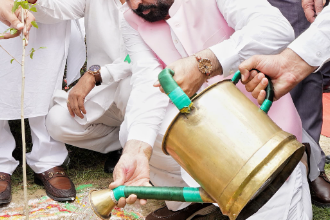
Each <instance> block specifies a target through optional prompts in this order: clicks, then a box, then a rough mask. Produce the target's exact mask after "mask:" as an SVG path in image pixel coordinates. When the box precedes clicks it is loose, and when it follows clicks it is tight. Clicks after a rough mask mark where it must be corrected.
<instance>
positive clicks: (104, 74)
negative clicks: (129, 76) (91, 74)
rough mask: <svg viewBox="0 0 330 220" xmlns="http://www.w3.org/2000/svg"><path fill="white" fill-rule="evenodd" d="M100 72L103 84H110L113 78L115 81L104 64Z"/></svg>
mask: <svg viewBox="0 0 330 220" xmlns="http://www.w3.org/2000/svg"><path fill="white" fill-rule="evenodd" d="M100 73H101V77H102V84H108V83H109V82H110V81H111V80H112V81H113V79H112V76H111V74H110V72H109V70H108V69H107V68H106V67H104V66H102V67H101V70H100Z"/></svg>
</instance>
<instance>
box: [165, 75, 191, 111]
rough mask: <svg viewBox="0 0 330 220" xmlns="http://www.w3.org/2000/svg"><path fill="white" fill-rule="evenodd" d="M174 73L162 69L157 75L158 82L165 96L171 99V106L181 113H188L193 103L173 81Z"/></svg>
mask: <svg viewBox="0 0 330 220" xmlns="http://www.w3.org/2000/svg"><path fill="white" fill-rule="evenodd" d="M173 76H174V71H173V70H171V69H163V71H161V72H160V73H159V75H158V80H159V82H160V84H161V86H162V87H163V89H164V91H165V93H166V95H168V97H169V98H170V99H171V101H172V102H173V104H174V105H175V106H176V107H177V108H178V109H179V110H180V112H182V113H189V112H190V110H191V107H192V105H193V103H192V102H191V100H190V98H189V97H188V96H187V95H186V93H184V91H183V90H182V89H181V88H180V87H179V85H178V84H177V83H176V82H175V80H174V79H173Z"/></svg>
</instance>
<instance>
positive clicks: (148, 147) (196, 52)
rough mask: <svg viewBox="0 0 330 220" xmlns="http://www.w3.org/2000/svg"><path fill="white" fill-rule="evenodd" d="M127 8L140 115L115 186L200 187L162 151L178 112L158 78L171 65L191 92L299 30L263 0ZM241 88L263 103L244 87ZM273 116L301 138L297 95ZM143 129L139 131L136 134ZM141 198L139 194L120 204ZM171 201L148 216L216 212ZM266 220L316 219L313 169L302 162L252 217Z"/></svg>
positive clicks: (132, 0)
mask: <svg viewBox="0 0 330 220" xmlns="http://www.w3.org/2000/svg"><path fill="white" fill-rule="evenodd" d="M127 6H129V8H128V7H127V8H126V10H125V13H124V17H125V19H126V21H125V20H123V21H122V24H121V27H122V33H123V37H124V41H125V44H126V47H127V51H128V53H129V55H130V57H131V60H132V73H133V76H132V85H133V88H132V92H131V96H130V99H129V103H128V106H127V111H126V114H128V113H129V112H135V113H136V115H137V116H138V117H136V118H135V120H132V118H127V120H125V121H124V124H123V125H122V127H121V133H120V139H121V142H122V144H125V148H124V152H123V155H122V157H121V158H120V160H119V162H118V164H117V166H116V168H115V171H114V179H115V182H113V183H112V184H110V188H114V187H117V186H119V185H123V184H125V185H148V184H149V183H148V182H149V180H151V182H152V183H153V184H154V185H155V186H188V185H190V186H196V185H195V184H196V183H195V182H194V181H191V178H189V176H188V175H187V174H186V173H185V172H184V171H183V170H181V169H180V166H179V165H178V164H177V163H176V162H175V161H174V160H173V159H172V158H171V157H169V156H165V155H163V153H162V151H161V142H162V139H163V135H164V133H165V130H166V128H167V127H168V125H169V123H170V122H171V120H172V119H173V117H174V116H175V115H176V114H177V113H178V110H177V109H176V108H175V106H174V105H173V104H171V103H169V100H168V98H167V97H166V96H165V95H164V94H161V93H159V92H156V91H155V90H154V89H153V88H151V81H152V80H154V81H156V80H157V75H158V73H160V72H161V70H162V69H163V68H165V67H167V68H170V69H172V70H174V72H175V76H174V79H175V80H176V81H177V82H178V84H179V86H180V87H181V88H183V90H184V91H185V92H186V93H187V95H188V96H192V95H193V94H194V93H195V92H196V91H197V90H200V89H202V88H205V87H206V86H208V85H209V84H210V83H211V82H215V81H218V80H219V79H221V77H217V78H216V77H215V76H218V75H223V76H224V77H226V76H228V75H230V74H232V73H234V72H235V71H236V70H237V69H238V65H239V63H240V62H242V61H244V60H245V59H247V58H249V57H250V56H252V55H253V54H257V53H263V54H265V53H266V54H272V53H277V52H279V51H281V50H282V49H283V48H284V47H285V46H286V45H287V44H288V43H289V42H290V41H291V40H293V38H294V33H293V30H292V27H291V26H290V24H289V23H288V21H287V20H286V19H285V18H284V17H283V16H282V15H281V13H280V12H279V11H278V10H277V9H276V8H274V7H272V6H271V5H270V4H269V3H268V2H267V1H263V0H251V1H245V0H203V1H200V0H185V1H184V0H128V1H127ZM206 59H208V60H206ZM201 60H202V61H203V62H208V63H209V64H211V65H212V69H213V71H212V72H211V74H207V73H206V72H203V71H202V70H200V69H199V68H198V67H197V66H198V65H197V64H198V61H201ZM210 77H213V78H212V79H209V82H208V83H205V81H206V80H207V79H208V78H210ZM143 79H144V80H143ZM155 86H160V85H159V83H156V84H155ZM239 88H240V89H241V90H242V92H243V93H245V94H246V95H247V96H248V97H249V98H250V99H251V100H253V101H254V102H255V103H256V101H255V100H254V99H253V98H252V96H250V95H249V94H248V93H247V92H246V91H245V88H244V87H243V86H242V85H239ZM256 104H257V103H256ZM165 112H166V114H165ZM269 116H270V117H271V118H272V119H273V121H275V122H276V123H277V124H278V125H279V126H280V127H281V128H282V129H283V130H285V131H287V132H289V133H292V134H294V135H296V136H297V138H298V140H301V132H302V127H301V121H300V118H299V116H298V114H297V111H296V109H295V107H294V104H293V102H292V99H291V97H290V95H287V96H286V97H285V98H282V100H281V102H276V103H274V106H273V108H272V109H271V111H270V113H269ZM136 128H139V130H140V132H139V133H132V129H136ZM206 138H207V137H206ZM149 159H150V162H149ZM219 159H221V155H219ZM149 164H150V165H149ZM149 169H150V176H149ZM181 175H182V176H181ZM135 201H136V196H134V195H132V196H130V197H129V198H127V199H126V200H125V199H121V200H120V201H119V204H118V205H119V206H123V205H125V203H126V202H127V203H133V202H135ZM145 202H146V201H145V200H141V201H140V203H141V204H144V203H145ZM166 205H167V207H163V208H161V209H159V210H156V211H154V212H153V213H151V214H150V215H148V216H147V218H146V219H147V220H153V219H167V220H171V219H191V218H193V217H194V216H196V215H199V214H202V215H204V214H207V213H209V212H210V211H212V210H213V209H212V206H211V207H210V206H209V205H201V204H189V203H178V202H166ZM266 218H268V219H312V210H311V201H310V195H309V188H308V183H307V179H306V168H305V167H304V166H303V165H302V164H301V163H300V164H299V165H298V166H297V167H296V169H295V170H294V171H293V173H292V175H291V176H290V178H289V179H288V180H287V181H286V182H285V183H284V185H283V186H282V187H281V188H280V189H279V191H278V192H277V193H276V194H275V195H274V196H273V197H272V199H271V200H269V201H268V202H267V203H266V204H265V205H264V206H263V207H262V208H261V209H260V210H259V211H258V212H256V213H255V214H253V215H252V216H251V217H249V218H248V219H249V220H257V219H258V220H260V219H266Z"/></svg>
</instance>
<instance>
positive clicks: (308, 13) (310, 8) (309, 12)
mask: <svg viewBox="0 0 330 220" xmlns="http://www.w3.org/2000/svg"><path fill="white" fill-rule="evenodd" d="M302 8H303V9H304V12H305V17H306V19H307V20H308V21H309V22H310V23H313V22H314V20H315V11H314V10H315V9H314V5H312V3H310V2H309V1H303V2H302Z"/></svg>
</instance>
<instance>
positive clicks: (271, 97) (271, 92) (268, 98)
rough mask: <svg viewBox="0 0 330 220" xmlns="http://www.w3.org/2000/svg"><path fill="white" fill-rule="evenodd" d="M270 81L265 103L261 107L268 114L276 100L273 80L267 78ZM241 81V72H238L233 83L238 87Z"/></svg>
mask: <svg viewBox="0 0 330 220" xmlns="http://www.w3.org/2000/svg"><path fill="white" fill-rule="evenodd" d="M266 77H267V79H268V85H267V88H266V99H265V101H264V102H263V103H262V105H261V106H260V109H261V110H263V111H264V112H266V114H267V113H268V111H269V109H270V107H271V106H272V104H273V100H274V87H273V83H272V80H271V79H270V78H269V77H268V76H266ZM240 79H241V72H240V71H237V72H236V73H235V74H234V76H233V78H232V79H231V81H232V82H233V83H234V84H235V85H236V84H237V83H238V81H239V80H240Z"/></svg>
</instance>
